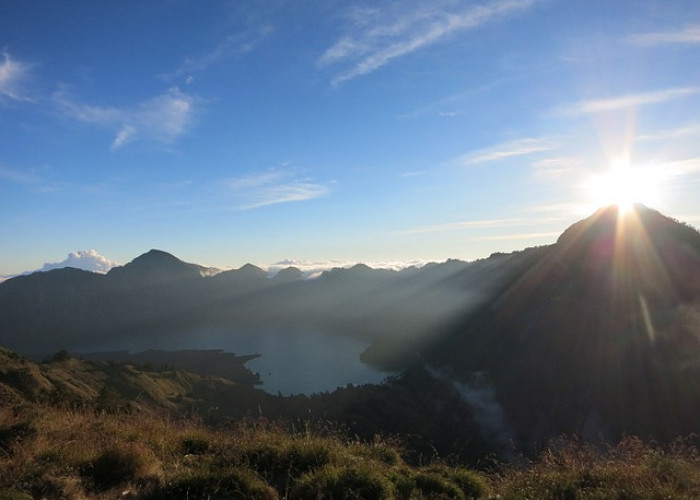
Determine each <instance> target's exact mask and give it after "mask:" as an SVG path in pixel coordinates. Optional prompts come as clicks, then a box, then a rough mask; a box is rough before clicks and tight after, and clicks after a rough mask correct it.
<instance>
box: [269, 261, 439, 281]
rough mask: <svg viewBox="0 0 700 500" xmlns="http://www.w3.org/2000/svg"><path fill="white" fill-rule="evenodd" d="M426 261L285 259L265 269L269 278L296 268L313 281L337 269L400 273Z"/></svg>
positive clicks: (419, 265) (426, 262)
mask: <svg viewBox="0 0 700 500" xmlns="http://www.w3.org/2000/svg"><path fill="white" fill-rule="evenodd" d="M429 262H430V261H427V260H411V261H377V262H359V261H355V260H328V261H316V262H314V261H308V260H298V259H285V260H282V261H279V262H275V263H274V264H270V265H269V266H268V267H267V272H268V275H269V276H275V275H276V274H277V273H279V272H280V271H281V270H283V269H287V268H288V267H296V268H297V269H299V270H300V271H301V273H302V276H303V277H304V278H306V279H313V278H317V277H318V276H320V275H321V274H322V273H323V272H324V271H330V270H331V269H337V268H344V269H347V268H350V267H352V266H355V265H357V264H365V265H366V266H369V267H371V268H373V269H389V270H392V271H400V270H402V269H406V268H408V267H422V266H424V265H426V264H428V263H429Z"/></svg>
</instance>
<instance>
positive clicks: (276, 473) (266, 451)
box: [244, 439, 334, 491]
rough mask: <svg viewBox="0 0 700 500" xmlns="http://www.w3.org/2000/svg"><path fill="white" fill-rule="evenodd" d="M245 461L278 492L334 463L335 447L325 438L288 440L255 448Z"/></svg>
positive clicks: (250, 450) (248, 453)
mask: <svg viewBox="0 0 700 500" xmlns="http://www.w3.org/2000/svg"><path fill="white" fill-rule="evenodd" d="M244 454H245V460H246V462H247V463H248V464H249V465H250V467H251V468H252V469H254V470H256V471H257V472H258V473H259V474H260V475H261V476H262V477H263V478H265V479H266V480H267V481H268V482H269V483H270V484H272V485H273V486H274V487H276V488H277V490H278V491H286V490H287V489H288V488H289V486H290V485H291V484H292V482H293V481H294V479H296V478H298V477H300V476H301V475H302V474H304V473H306V472H309V471H311V470H312V469H315V468H318V467H321V466H324V465H326V464H329V463H331V462H332V460H333V456H334V453H333V450H332V445H331V444H330V442H329V441H327V440H322V439H318V440H317V439H311V440H308V439H303V440H301V439H288V440H281V441H279V442H271V443H262V444H258V445H253V446H252V447H251V448H249V449H247V450H245V452H244Z"/></svg>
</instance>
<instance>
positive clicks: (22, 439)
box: [0, 405, 700, 500]
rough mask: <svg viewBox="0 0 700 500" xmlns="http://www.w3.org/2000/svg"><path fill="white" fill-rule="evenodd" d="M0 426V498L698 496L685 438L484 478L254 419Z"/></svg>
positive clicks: (634, 499)
mask: <svg viewBox="0 0 700 500" xmlns="http://www.w3.org/2000/svg"><path fill="white" fill-rule="evenodd" d="M0 422H2V424H0V448H1V449H2V452H1V453H0V500H2V499H13V498H15V499H26V498H30V497H28V496H26V495H31V497H33V498H45V499H47V500H52V499H55V500H58V499H65V500H83V499H86V498H95V499H109V498H125V497H131V498H143V499H152V500H156V499H161V498H175V499H177V498H183V499H184V498H189V499H196V498H202V499H204V498H212V499H216V498H242V499H243V498H254V499H266V500H274V499H276V498H300V499H301V498H308V497H309V495H311V496H312V497H313V498H334V499H341V498H347V499H350V498H376V499H399V500H420V499H427V498H431V499H460V500H461V499H465V500H466V499H469V498H496V497H500V498H503V499H504V500H509V499H513V500H525V499H532V500H535V499H537V500H548V499H552V500H555V499H556V500H587V499H596V500H597V499H616V500H661V499H667V498H668V499H681V500H690V499H696V498H700V458H699V457H698V451H697V446H696V445H697V443H694V442H693V441H692V440H690V439H688V440H679V441H677V442H676V443H674V444H673V445H672V446H669V447H665V448H662V447H658V446H649V445H646V444H644V443H642V442H641V441H639V440H637V439H632V438H630V439H628V440H626V441H624V442H623V443H621V444H620V445H618V446H616V447H614V448H611V449H608V450H603V451H601V450H598V449H595V448H593V447H591V446H587V445H584V444H579V443H575V442H571V441H567V442H562V443H561V444H560V445H559V446H557V447H556V449H552V450H549V451H547V452H546V453H543V454H542V456H541V457H540V458H539V459H538V460H536V461H534V462H528V463H523V464H519V465H517V466H516V465H507V466H505V467H504V468H503V469H502V470H501V471H500V472H499V473H498V474H492V475H490V476H486V475H484V474H481V473H477V472H474V471H470V470H467V469H464V468H461V467H459V466H455V465H454V464H452V465H447V464H444V463H433V464H429V465H426V466H424V467H411V466H409V465H407V464H406V463H405V462H404V460H403V458H402V449H401V446H400V443H398V442H397V441H396V440H385V439H382V438H377V439H375V440H374V442H370V443H363V442H359V441H357V440H355V439H351V438H349V437H348V436H347V435H346V434H344V433H342V432H339V431H335V432H332V431H328V430H326V431H324V432H313V431H311V430H309V428H304V429H303V430H302V431H299V432H289V431H288V430H287V429H286V428H284V427H282V426H280V425H274V424H270V423H269V422H265V421H262V420H259V421H245V422H235V423H231V424H230V425H229V426H228V428H226V429H218V430H214V429H210V428H207V427H205V426H203V425H202V424H201V423H200V422H199V421H197V420H179V419H172V418H169V417H167V416H163V415H149V414H145V413H142V414H134V413H104V412H97V411H93V410H88V409H82V410H75V409H73V410H71V409H61V408H56V407H48V406H40V405H37V406H31V405H28V406H25V407H22V408H17V409H10V408H2V409H0ZM3 433H4V434H3ZM3 440H4V441H3ZM3 443H4V444H3ZM22 495H24V496H22Z"/></svg>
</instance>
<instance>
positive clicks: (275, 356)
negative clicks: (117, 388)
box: [93, 327, 389, 396]
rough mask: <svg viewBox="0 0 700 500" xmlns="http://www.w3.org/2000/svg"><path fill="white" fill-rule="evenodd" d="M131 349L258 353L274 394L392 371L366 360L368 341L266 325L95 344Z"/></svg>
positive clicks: (364, 380) (357, 381)
mask: <svg viewBox="0 0 700 500" xmlns="http://www.w3.org/2000/svg"><path fill="white" fill-rule="evenodd" d="M125 348H128V349H129V350H130V351H131V352H138V351H144V350H148V349H164V350H178V349H222V350H224V351H228V352H233V353H236V354H238V355H246V354H259V355H260V357H258V358H255V359H253V360H251V361H249V362H247V363H246V366H247V367H248V368H249V369H250V370H251V371H253V372H257V373H258V374H259V375H260V379H261V380H262V382H263V383H262V386H259V387H261V388H262V389H264V390H265V391H267V392H269V393H270V394H277V393H281V394H283V395H285V396H288V395H291V394H313V393H317V392H324V391H332V390H334V389H336V388H337V387H344V386H345V385H347V384H354V385H361V384H368V383H380V382H382V380H384V378H385V377H386V376H387V375H389V374H388V373H385V372H380V371H377V370H375V369H373V368H371V367H369V366H368V365H366V364H365V363H363V362H362V361H360V353H362V351H364V350H365V349H366V348H367V344H366V343H365V342H362V341H360V340H357V339H353V338H350V337H343V336H339V335H330V334H326V333H322V332H316V331H306V330H304V331H283V330H277V329H266V330H260V331H249V332H236V331H231V330H229V329H224V328H217V327H212V328H199V329H197V330H196V331H186V332H180V333H176V334H170V335H168V337H167V339H163V338H162V337H160V338H142V339H141V341H137V342H136V343H131V342H130V344H129V346H128V347H125V346H124V345H121V346H119V345H116V344H115V345H112V346H105V345H104V344H103V345H101V346H100V347H99V348H97V349H93V350H119V349H125Z"/></svg>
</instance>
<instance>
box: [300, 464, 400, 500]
mask: <svg viewBox="0 0 700 500" xmlns="http://www.w3.org/2000/svg"><path fill="white" fill-rule="evenodd" d="M392 492H393V489H392V485H391V483H390V482H389V481H388V480H387V479H386V478H385V477H383V476H382V475H381V474H379V472H377V471H375V470H373V469H371V468H369V467H338V466H335V465H329V466H326V467H323V468H321V469H318V470H316V471H313V472H309V473H307V474H305V475H304V476H302V477H301V478H300V479H299V481H298V482H297V484H296V485H295V487H294V488H293V490H292V493H291V495H290V498H291V499H299V500H305V499H310V498H313V499H316V500H354V499H358V500H359V499H362V500H382V499H387V498H392Z"/></svg>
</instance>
